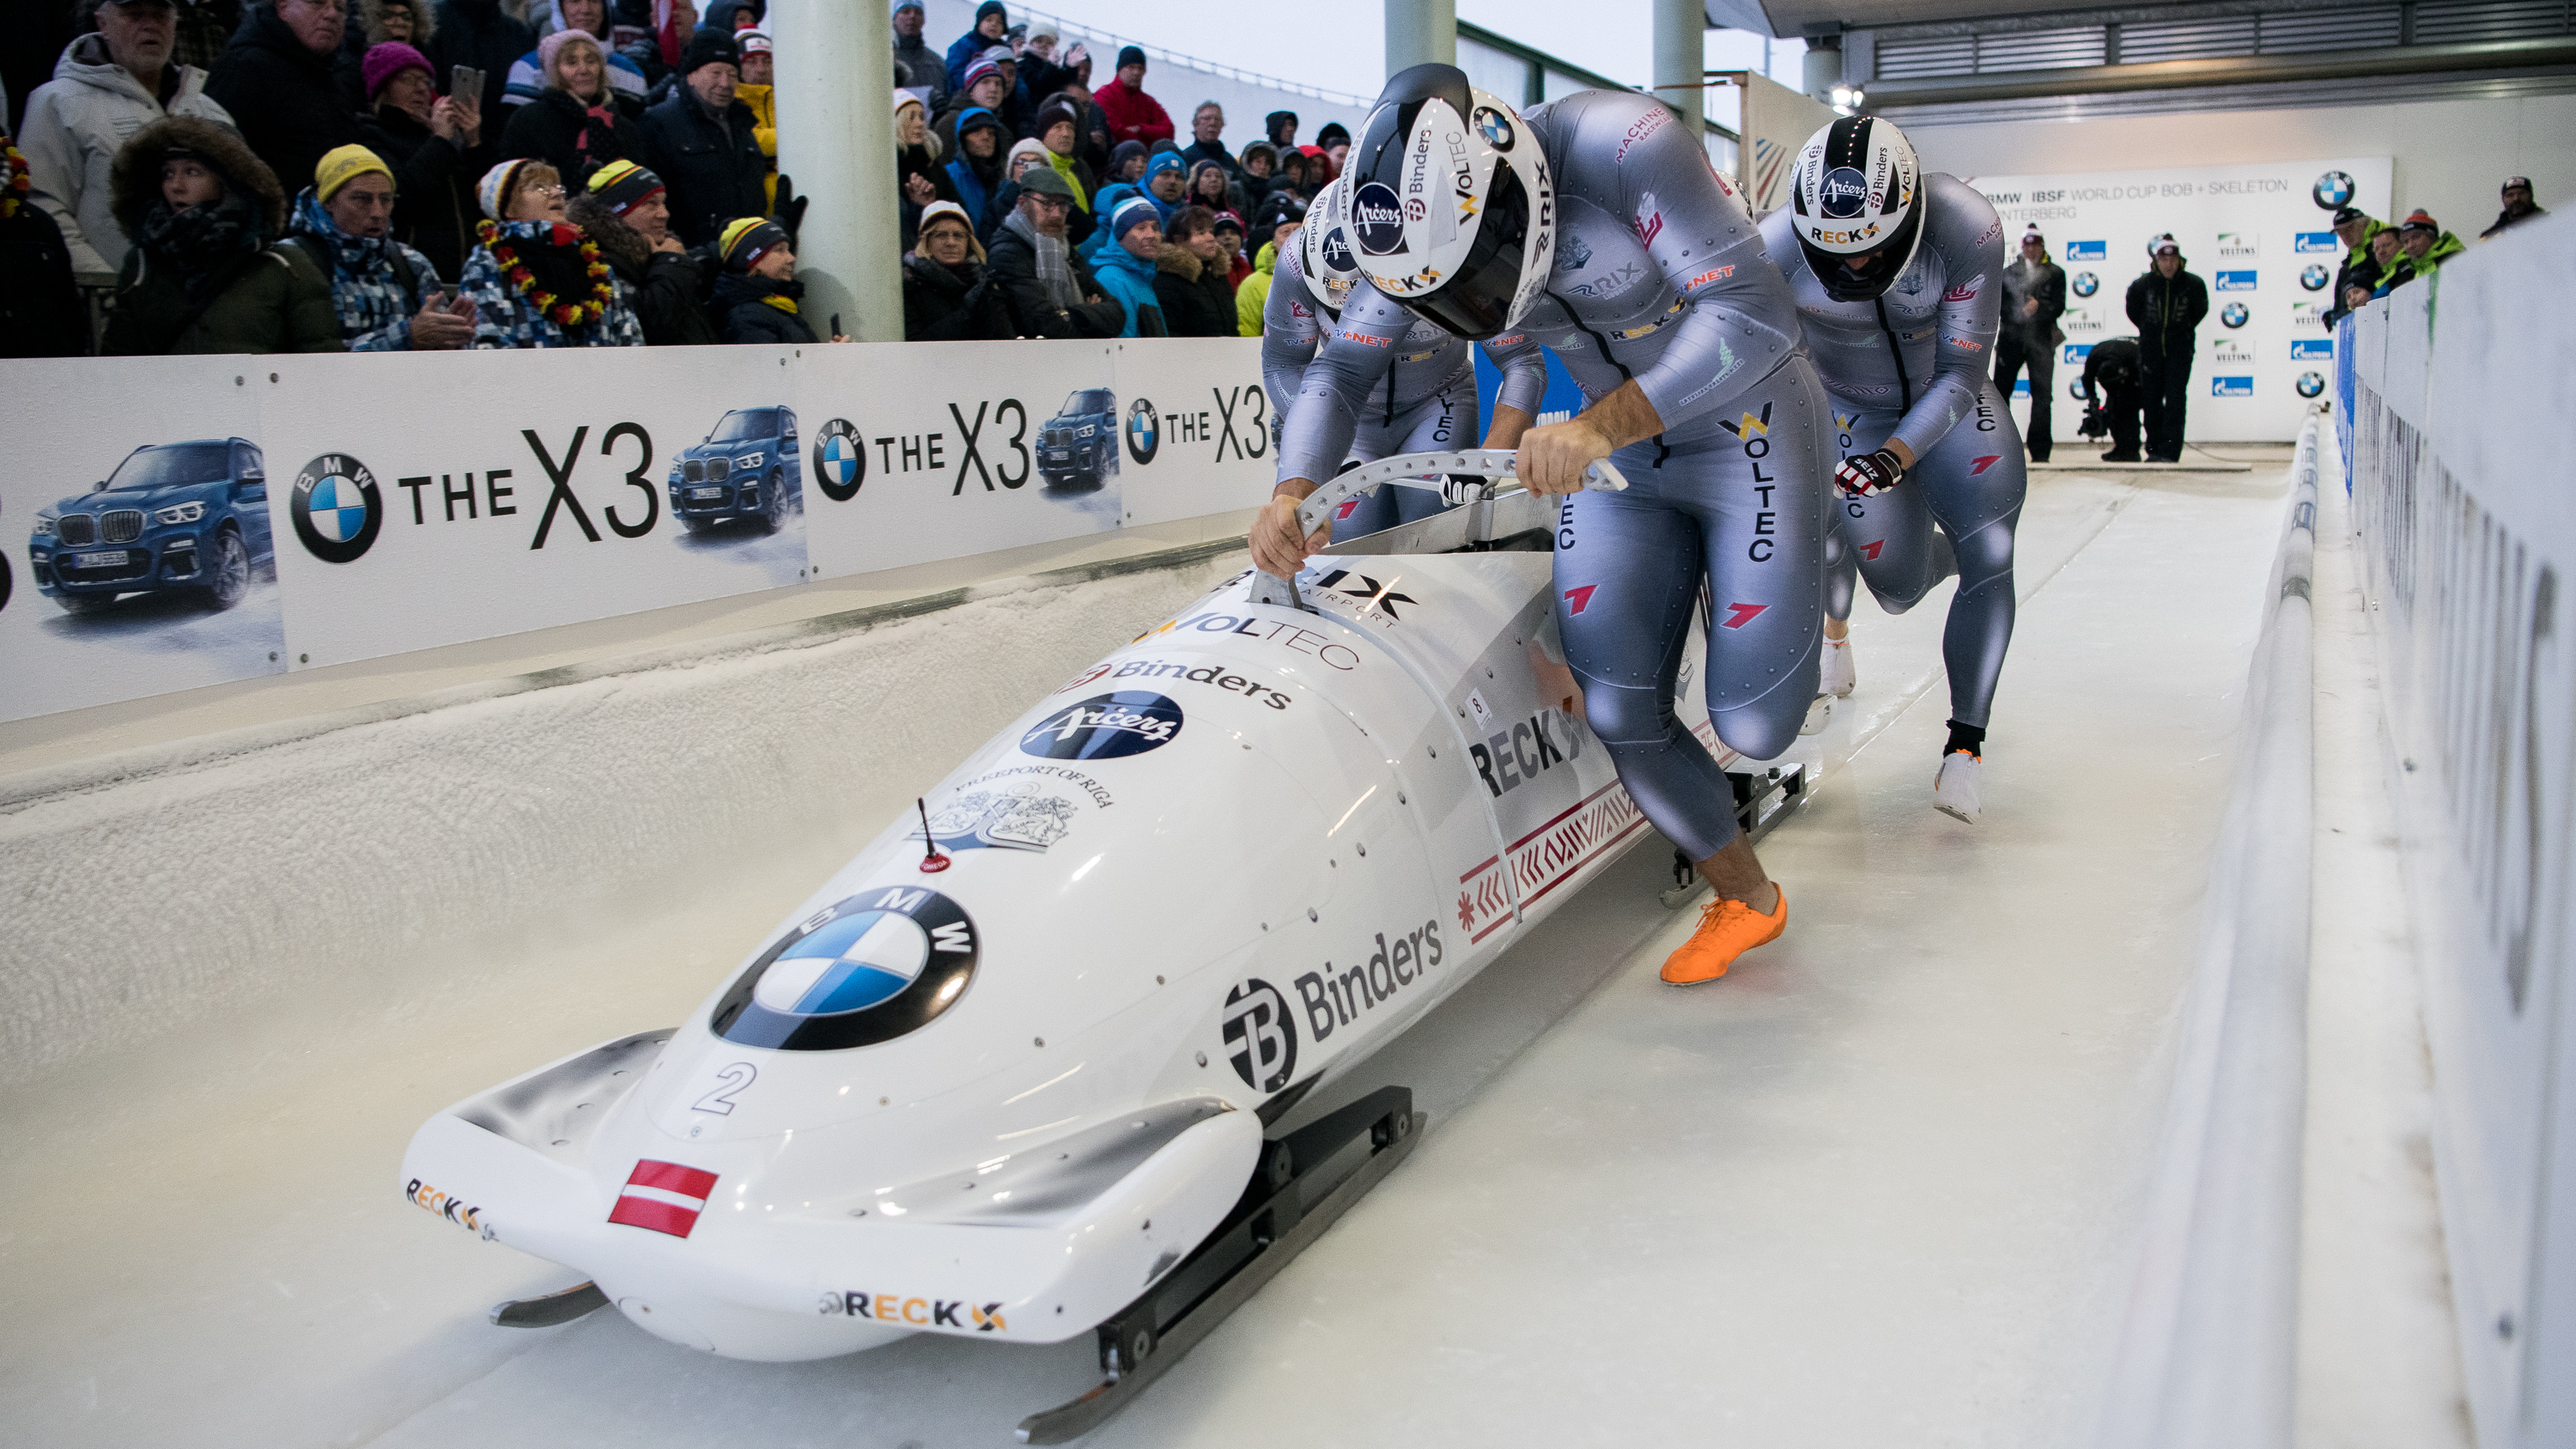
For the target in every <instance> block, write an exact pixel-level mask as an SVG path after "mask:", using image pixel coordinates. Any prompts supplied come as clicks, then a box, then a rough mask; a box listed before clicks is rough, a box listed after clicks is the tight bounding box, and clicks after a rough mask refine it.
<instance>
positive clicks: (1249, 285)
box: [1234, 242, 1279, 337]
mask: <svg viewBox="0 0 2576 1449" xmlns="http://www.w3.org/2000/svg"><path fill="white" fill-rule="evenodd" d="M1278 263H1279V249H1278V248H1277V247H1275V246H1273V245H1271V244H1270V243H1268V242H1263V243H1262V244H1261V250H1260V251H1258V252H1255V253H1253V256H1252V275H1251V276H1248V277H1246V278H1244V279H1243V280H1242V281H1240V282H1238V283H1236V284H1235V288H1234V330H1235V334H1236V335H1237V336H1240V337H1258V336H1260V335H1261V312H1262V309H1263V308H1265V307H1268V306H1269V305H1270V284H1271V283H1272V282H1273V281H1275V280H1277V273H1275V272H1273V271H1272V270H1271V268H1273V267H1275V266H1277V265H1278Z"/></svg>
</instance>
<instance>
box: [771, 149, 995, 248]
mask: <svg viewBox="0 0 2576 1449" xmlns="http://www.w3.org/2000/svg"><path fill="white" fill-rule="evenodd" d="M911 176H918V177H920V178H921V179H922V180H924V181H927V182H929V183H930V190H931V192H932V196H931V200H932V201H956V200H958V195H957V184H956V183H955V182H953V181H950V180H949V179H948V169H947V168H946V167H944V166H941V165H940V164H939V163H938V162H937V161H935V160H932V159H931V155H930V148H929V147H927V146H898V147H896V148H895V153H894V185H895V196H896V198H897V204H898V206H899V207H900V211H901V224H900V230H901V237H902V242H903V250H905V251H911V250H912V244H913V242H914V241H915V240H916V239H917V238H918V237H919V235H920V232H921V208H922V207H923V206H924V205H926V204H927V203H924V202H916V201H914V200H913V199H912V197H911V195H910V191H909V188H908V187H906V186H905V185H904V179H905V178H906V177H911ZM743 214H744V215H746V216H749V215H754V214H755V213H751V212H745V213H743Z"/></svg>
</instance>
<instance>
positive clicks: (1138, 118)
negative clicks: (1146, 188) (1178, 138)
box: [1091, 76, 1172, 146]
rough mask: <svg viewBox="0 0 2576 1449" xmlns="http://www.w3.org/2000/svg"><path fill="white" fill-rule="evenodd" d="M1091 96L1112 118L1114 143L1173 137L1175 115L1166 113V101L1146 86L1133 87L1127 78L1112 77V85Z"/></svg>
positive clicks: (1103, 112)
mask: <svg viewBox="0 0 2576 1449" xmlns="http://www.w3.org/2000/svg"><path fill="white" fill-rule="evenodd" d="M1091 98H1092V99H1093V100H1094V101H1097V102H1099V104H1100V110H1101V114H1103V115H1105V116H1107V117H1108V118H1109V144H1110V145H1112V146H1115V145H1117V144H1118V143H1119V142H1121V141H1142V142H1144V143H1145V144H1146V145H1147V146H1151V145H1153V144H1154V143H1155V142H1156V141H1168V140H1170V139H1172V118H1171V117H1170V116H1168V115H1166V114H1164V112H1163V103H1162V102H1161V101H1158V100H1156V99H1154V98H1153V97H1152V96H1149V95H1147V94H1145V91H1144V88H1143V87H1141V86H1139V87H1137V88H1136V89H1134V90H1129V89H1128V88H1127V83H1126V82H1125V81H1122V80H1120V79H1118V78H1117V77H1116V76H1111V77H1110V78H1109V84H1107V85H1105V86H1102V87H1101V88H1100V89H1098V90H1096V91H1093V92H1092V93H1091Z"/></svg>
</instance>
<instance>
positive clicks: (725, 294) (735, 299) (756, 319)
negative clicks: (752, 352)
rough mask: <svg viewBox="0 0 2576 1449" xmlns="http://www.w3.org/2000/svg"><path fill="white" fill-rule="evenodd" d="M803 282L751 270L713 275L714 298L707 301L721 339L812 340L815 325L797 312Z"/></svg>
mask: <svg viewBox="0 0 2576 1449" xmlns="http://www.w3.org/2000/svg"><path fill="white" fill-rule="evenodd" d="M804 296H805V284H804V283H803V282H775V281H771V280H770V279H769V278H767V277H763V276H757V275H754V274H753V273H750V272H727V273H725V274H724V275H723V276H721V277H718V278H716V292H715V300H714V301H712V302H710V303H709V304H708V305H707V310H708V311H709V312H710V313H712V314H713V317H714V320H715V323H716V330H717V332H718V333H719V334H720V336H721V340H723V341H725V342H728V343H736V344H748V343H758V342H794V343H811V342H815V341H817V340H819V339H817V338H816V337H815V336H814V329H813V327H812V326H810V325H809V324H807V322H806V321H805V319H804V318H803V317H801V316H798V315H797V310H796V309H797V304H798V303H799V302H801V301H802V300H803V299H804Z"/></svg>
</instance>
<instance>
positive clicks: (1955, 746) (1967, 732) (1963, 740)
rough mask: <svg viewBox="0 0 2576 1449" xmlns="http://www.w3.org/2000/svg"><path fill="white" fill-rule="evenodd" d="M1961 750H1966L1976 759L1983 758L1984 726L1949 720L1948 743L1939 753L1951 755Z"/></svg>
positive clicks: (1984, 750)
mask: <svg viewBox="0 0 2576 1449" xmlns="http://www.w3.org/2000/svg"><path fill="white" fill-rule="evenodd" d="M1961 750H1966V751H1967V752H1968V753H1969V754H1972V755H1974V756H1976V757H1977V758H1978V759H1981V760H1982V759H1984V758H1985V757H1986V731H1985V727H1984V726H1982V725H1966V724H1961V723H1959V722H1958V721H1957V720H1952V721H1950V743H1949V744H1948V745H1947V746H1945V747H1944V748H1943V749H1942V751H1941V753H1943V754H1945V755H1951V754H1956V753H1958V752H1959V751H1961Z"/></svg>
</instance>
